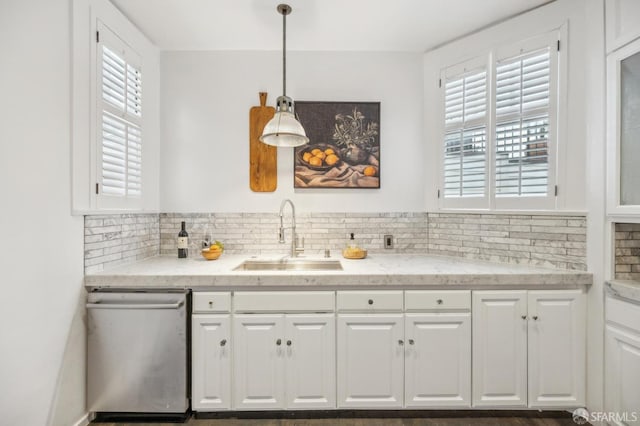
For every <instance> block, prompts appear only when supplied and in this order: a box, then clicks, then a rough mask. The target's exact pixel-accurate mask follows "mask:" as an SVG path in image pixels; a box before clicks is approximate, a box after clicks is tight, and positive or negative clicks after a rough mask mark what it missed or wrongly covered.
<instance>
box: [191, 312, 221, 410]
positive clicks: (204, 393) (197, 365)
mask: <svg viewBox="0 0 640 426" xmlns="http://www.w3.org/2000/svg"><path fill="white" fill-rule="evenodd" d="M229 322H230V320H229V315H200V314H194V315H192V317H191V325H192V337H191V344H192V349H191V350H192V354H191V360H192V371H191V378H192V380H191V399H192V403H191V405H192V408H193V409H194V410H196V411H218V410H228V409H230V408H231V347H230V324H229Z"/></svg>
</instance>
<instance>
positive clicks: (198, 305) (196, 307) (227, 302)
mask: <svg viewBox="0 0 640 426" xmlns="http://www.w3.org/2000/svg"><path fill="white" fill-rule="evenodd" d="M193 312H194V313H211V312H231V293H230V292H228V291H227V292H213V291H198V292H194V293H193Z"/></svg>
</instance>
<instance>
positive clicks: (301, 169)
mask: <svg viewBox="0 0 640 426" xmlns="http://www.w3.org/2000/svg"><path fill="white" fill-rule="evenodd" d="M295 110H296V115H297V116H298V119H299V120H300V123H301V124H302V126H303V127H304V129H305V131H306V133H307V136H308V137H309V143H308V144H307V145H303V146H300V147H297V148H296V149H295V154H294V167H295V172H294V187H295V188H380V102H307V101H298V102H296V106H295Z"/></svg>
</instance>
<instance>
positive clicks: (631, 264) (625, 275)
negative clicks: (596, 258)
mask: <svg viewBox="0 0 640 426" xmlns="http://www.w3.org/2000/svg"><path fill="white" fill-rule="evenodd" d="M615 249H616V251H615V258H616V270H615V277H616V279H618V280H640V223H616V224H615Z"/></svg>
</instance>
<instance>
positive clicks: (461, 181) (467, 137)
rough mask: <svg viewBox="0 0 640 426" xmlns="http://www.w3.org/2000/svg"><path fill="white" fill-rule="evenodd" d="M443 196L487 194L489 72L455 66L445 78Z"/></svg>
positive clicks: (477, 68) (448, 71)
mask: <svg viewBox="0 0 640 426" xmlns="http://www.w3.org/2000/svg"><path fill="white" fill-rule="evenodd" d="M444 81H445V85H444V110H445V111H444V112H445V114H444V115H445V120H444V121H445V123H444V124H445V133H444V141H443V142H444V146H443V166H442V167H443V188H444V191H443V196H444V198H445V199H447V198H460V197H484V196H485V195H486V193H487V182H486V177H487V167H486V162H487V131H486V129H487V123H486V121H487V100H488V94H487V72H486V69H485V68H484V67H482V66H481V67H476V68H474V69H472V70H467V69H465V68H463V69H462V70H460V69H459V67H456V68H455V69H452V70H447V72H445V76H444Z"/></svg>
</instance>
